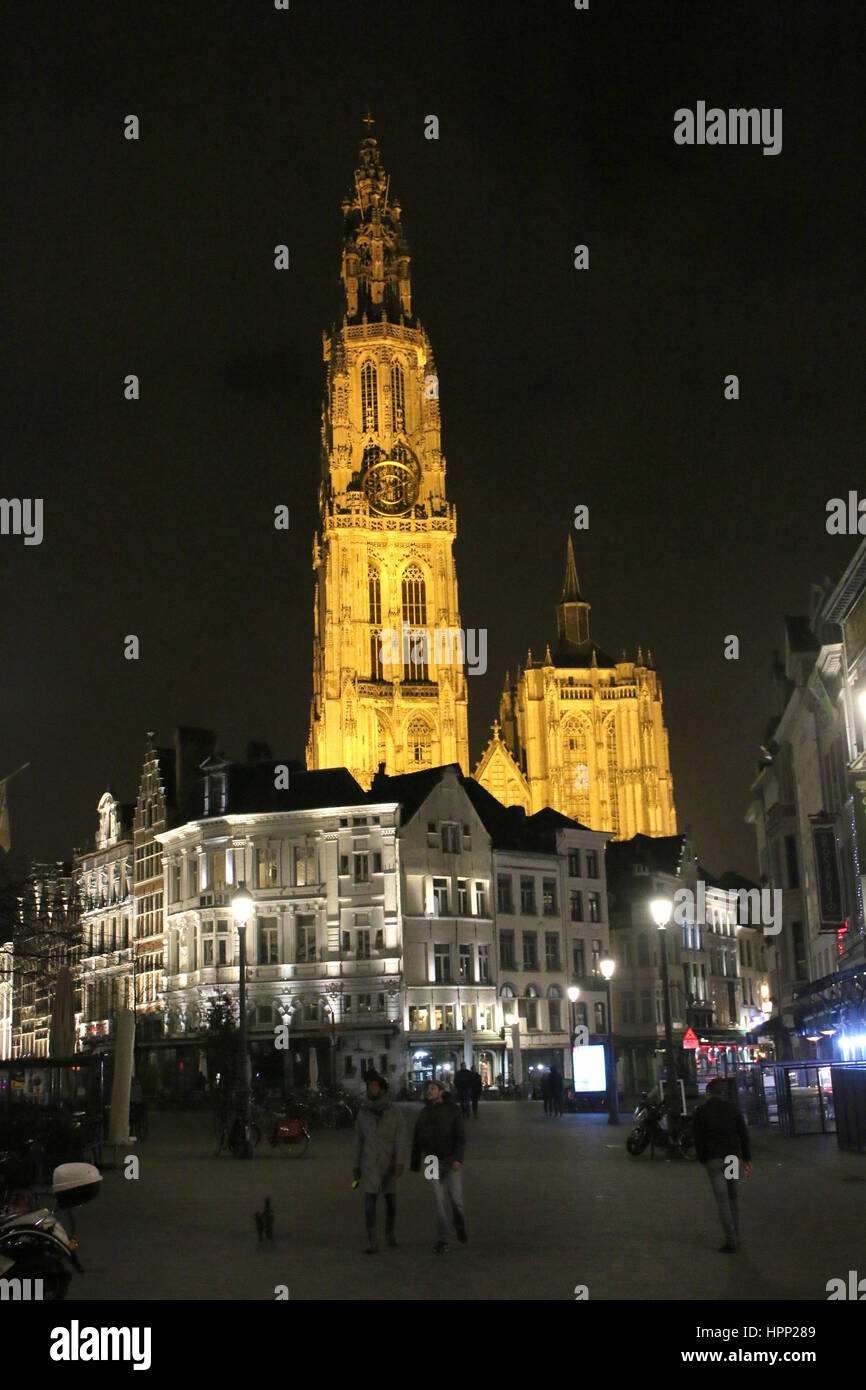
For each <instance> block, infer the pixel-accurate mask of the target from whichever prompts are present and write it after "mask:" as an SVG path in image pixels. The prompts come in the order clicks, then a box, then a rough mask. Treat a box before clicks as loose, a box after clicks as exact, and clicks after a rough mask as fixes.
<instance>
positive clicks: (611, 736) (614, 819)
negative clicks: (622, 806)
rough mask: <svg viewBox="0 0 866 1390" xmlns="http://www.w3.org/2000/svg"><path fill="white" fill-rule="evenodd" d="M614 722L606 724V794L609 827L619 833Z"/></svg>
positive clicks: (615, 833) (616, 833)
mask: <svg viewBox="0 0 866 1390" xmlns="http://www.w3.org/2000/svg"><path fill="white" fill-rule="evenodd" d="M617 768H618V764H617V753H616V723H615V722H614V720H613V719H611V721H610V723H609V724H608V726H607V794H608V799H609V802H610V828H611V830H612V831H613V833H614V835H617V836H618V835H619V830H620V825H619V786H618V780H619V779H618V776H617Z"/></svg>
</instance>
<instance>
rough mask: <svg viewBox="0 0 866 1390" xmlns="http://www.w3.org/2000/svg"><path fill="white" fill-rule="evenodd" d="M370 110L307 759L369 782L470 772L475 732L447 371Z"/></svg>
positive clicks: (328, 475) (333, 435)
mask: <svg viewBox="0 0 866 1390" xmlns="http://www.w3.org/2000/svg"><path fill="white" fill-rule="evenodd" d="M365 125H366V128H367V133H366V137H365V138H364V139H363V140H362V142H361V153H360V167H359V168H358V169H357V170H356V171H355V187H354V190H353V192H352V194H351V196H349V197H347V198H345V199H344V200H343V219H344V225H343V259H342V271H341V279H342V285H343V321H342V323H341V324H340V325H339V327H335V328H333V329H332V331H331V333H330V335H328V334H325V335H323V353H324V360H325V372H326V382H325V399H324V404H323V409H322V478H321V482H320V485H319V517H320V532H319V533H318V534H317V535H316V537H315V540H314V543H313V569H314V571H315V575H316V587H315V602H314V612H313V626H314V636H313V699H312V705H311V710H310V735H309V740H308V743H307V766H308V768H311V769H313V768H323V767H346V768H348V770H349V771H350V772H351V773H352V775H353V776H354V777H356V778H357V780H358V781H359V782H360V783H361V785H362V786H364V787H369V785H370V781H371V779H372V777H373V774H374V773H375V771H376V769H377V768H378V766H379V765H380V764H381V763H384V764H385V770H386V772H387V773H389V774H395V773H402V772H412V771H414V770H417V769H418V768H422V767H435V766H438V765H441V764H445V763H454V762H456V763H459V764H460V766H461V768H462V769H463V772H464V773H468V758H469V742H468V725H467V694H466V679H465V675H464V671H463V639H462V629H461V624H460V612H459V603H458V597H457V576H456V572H455V568H454V555H453V546H454V539H455V536H456V533H457V516H456V512H455V509H454V507H453V505H452V504H451V503H449V501H448V499H447V497H446V493H445V456H444V454H443V453H442V451H441V433H440V419H439V383H438V378H437V375H436V367H435V363H434V360H433V351H432V348H431V345H430V340H429V338H428V337H427V334H426V333H425V331H424V329H423V328H422V326H421V324H420V323H419V322H418V320H417V318H415V317H414V315H413V313H412V286H411V279H410V274H409V265H410V258H409V249H408V246H407V243H406V238H405V235H404V233H403V225H402V220H401V209H400V203H399V202H398V200H397V199H396V198H395V197H394V196H393V194H392V192H391V186H390V179H389V177H388V176H387V175H386V173H385V171H384V169H383V167H382V159H381V155H380V152H379V147H378V144H377V142H376V140H375V138H374V136H373V121H372V117H370V116H369V115H368V116H367V117H366V118H365Z"/></svg>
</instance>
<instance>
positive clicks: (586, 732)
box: [474, 538, 677, 840]
mask: <svg viewBox="0 0 866 1390" xmlns="http://www.w3.org/2000/svg"><path fill="white" fill-rule="evenodd" d="M589 615H590V605H589V603H588V602H587V601H586V599H585V598H584V597H583V594H582V592H581V588H580V583H579V581H578V577H577V566H576V565H575V562H574V547H573V545H572V542H571V538H569V541H568V548H567V554H566V563H565V581H564V583H563V586H562V593H561V595H560V599H559V603H558V604H557V605H556V626H557V643H556V647H555V650H554V651H553V652H552V653H551V650H550V648H549V647H547V648H546V650H545V653H544V658H543V660H537V659H533V656H532V653H531V652H530V653H529V655H528V656H527V659H526V664H525V666H524V667H522V668H518V671H517V679H516V680H514V681H512V680H511V679H510V677H509V676H508V675H506V677H505V686H504V688H503V691H502V695H501V697H500V701H499V720H497V721H496V723H495V724H494V725H493V737H492V738H491V739H490V741H489V743H488V745H487V748H486V749H485V750H484V753H483V755H482V757H481V760H480V762H479V764H478V766H477V768H476V769H475V774H474V775H475V779H476V781H478V782H480V783H481V785H482V786H483V787H485V788H486V789H487V791H489V792H491V793H492V795H493V796H495V797H498V798H499V800H500V801H502V802H504V803H505V804H506V805H507V806H511V805H517V806H523V807H524V809H525V810H526V811H527V812H528V813H530V814H531V813H533V812H535V811H540V810H541V809H542V807H544V806H552V807H553V809H554V810H556V811H561V812H562V813H563V814H564V815H567V816H572V817H574V819H575V820H579V821H580V822H581V823H582V824H583V825H588V826H590V827H591V828H592V829H593V830H608V831H610V832H611V834H612V835H613V836H614V837H615V838H616V839H622V840H627V839H630V838H631V836H633V835H637V834H643V835H674V834H676V829H677V818H676V808H675V806H674V790H673V781H672V778H671V769H670V758H669V755H668V734H667V729H666V728H665V723H664V716H663V712H662V689H661V682H660V681H659V678H658V676H657V675H656V672H655V670H654V669H653V663H652V656H651V654H650V653H647V659H646V661H644V657H643V653H642V651H641V649H640V647H639V648H638V651H637V660H636V661H629V660H627V659H626V655H625V652H623V659H622V661H615V660H614V659H613V657H610V656H608V655H607V654H606V653H605V652H603V651H602V649H601V648H600V647H599V646H598V645H597V644H596V643H595V642H594V641H593V639H592V637H591V636H590V622H589Z"/></svg>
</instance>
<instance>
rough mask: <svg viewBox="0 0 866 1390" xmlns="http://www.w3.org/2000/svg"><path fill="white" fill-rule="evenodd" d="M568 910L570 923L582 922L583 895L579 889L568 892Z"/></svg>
mask: <svg viewBox="0 0 866 1390" xmlns="http://www.w3.org/2000/svg"><path fill="white" fill-rule="evenodd" d="M568 908H569V913H570V915H571V920H572V922H582V921H583V894H582V893H581V891H580V889H579V888H572V889H570V890H569V894H568Z"/></svg>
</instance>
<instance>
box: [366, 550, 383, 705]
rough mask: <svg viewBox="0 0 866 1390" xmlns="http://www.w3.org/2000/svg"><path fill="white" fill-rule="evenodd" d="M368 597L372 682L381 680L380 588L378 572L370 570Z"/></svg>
mask: <svg viewBox="0 0 866 1390" xmlns="http://www.w3.org/2000/svg"><path fill="white" fill-rule="evenodd" d="M369 595H370V678H371V680H374V681H380V680H381V679H382V648H381V641H380V639H381V634H382V587H381V583H380V580H379V571H378V570H377V569H371V570H370V580H369Z"/></svg>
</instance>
